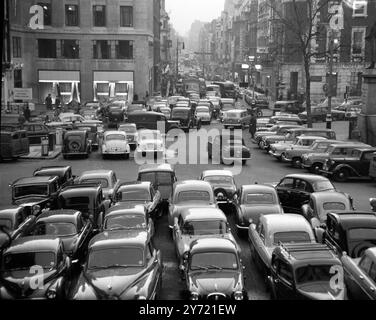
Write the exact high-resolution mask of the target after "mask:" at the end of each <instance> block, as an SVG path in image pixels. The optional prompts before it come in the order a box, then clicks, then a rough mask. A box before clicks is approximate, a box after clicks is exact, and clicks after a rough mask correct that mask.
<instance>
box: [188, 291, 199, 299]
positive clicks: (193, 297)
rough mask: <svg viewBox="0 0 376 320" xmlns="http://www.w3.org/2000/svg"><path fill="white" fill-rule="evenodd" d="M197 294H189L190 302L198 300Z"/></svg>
mask: <svg viewBox="0 0 376 320" xmlns="http://www.w3.org/2000/svg"><path fill="white" fill-rule="evenodd" d="M198 298H199V294H198V293H197V292H191V297H190V300H198Z"/></svg>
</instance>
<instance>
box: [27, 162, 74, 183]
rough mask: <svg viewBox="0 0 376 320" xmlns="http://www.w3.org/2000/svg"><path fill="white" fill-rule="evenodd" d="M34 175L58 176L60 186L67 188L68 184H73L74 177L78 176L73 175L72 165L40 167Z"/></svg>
mask: <svg viewBox="0 0 376 320" xmlns="http://www.w3.org/2000/svg"><path fill="white" fill-rule="evenodd" d="M33 176H34V177H53V176H57V177H58V180H59V181H58V183H59V186H60V188H65V187H66V186H69V185H72V184H73V182H74V179H75V178H76V177H75V176H74V175H72V167H71V166H48V167H40V168H38V169H36V170H35V171H34V173H33Z"/></svg>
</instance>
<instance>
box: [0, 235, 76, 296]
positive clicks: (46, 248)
mask: <svg viewBox="0 0 376 320" xmlns="http://www.w3.org/2000/svg"><path fill="white" fill-rule="evenodd" d="M72 270H73V269H72V264H71V260H70V258H69V257H68V256H67V255H65V253H64V247H63V242H62V241H61V240H60V239H59V238H56V237H44V236H43V237H25V238H20V239H17V240H15V241H14V242H13V243H12V245H11V246H10V247H9V248H8V249H7V250H5V252H4V254H3V257H2V261H1V271H0V300H13V299H22V300H25V299H65V298H67V296H68V293H69V291H70V286H71V275H72ZM33 276H34V277H35V276H40V277H37V278H34V281H31V278H32V277H33Z"/></svg>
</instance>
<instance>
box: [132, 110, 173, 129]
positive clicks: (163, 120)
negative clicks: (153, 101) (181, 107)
mask: <svg viewBox="0 0 376 320" xmlns="http://www.w3.org/2000/svg"><path fill="white" fill-rule="evenodd" d="M127 122H129V123H134V124H136V126H137V130H140V129H149V130H159V131H160V132H161V133H162V134H164V133H167V132H168V131H170V130H173V129H179V126H180V123H179V121H173V120H167V117H166V116H165V115H164V114H163V113H158V112H153V111H150V112H133V113H130V114H128V119H127ZM161 126H162V127H161Z"/></svg>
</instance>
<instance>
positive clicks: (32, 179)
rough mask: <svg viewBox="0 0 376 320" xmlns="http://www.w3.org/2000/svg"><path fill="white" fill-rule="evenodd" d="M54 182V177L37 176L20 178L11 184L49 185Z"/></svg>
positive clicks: (55, 178)
mask: <svg viewBox="0 0 376 320" xmlns="http://www.w3.org/2000/svg"><path fill="white" fill-rule="evenodd" d="M54 180H57V177H56V176H38V177H28V178H20V179H18V180H16V181H14V182H13V185H16V184H17V185H21V184H36V183H50V182H52V181H54Z"/></svg>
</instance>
